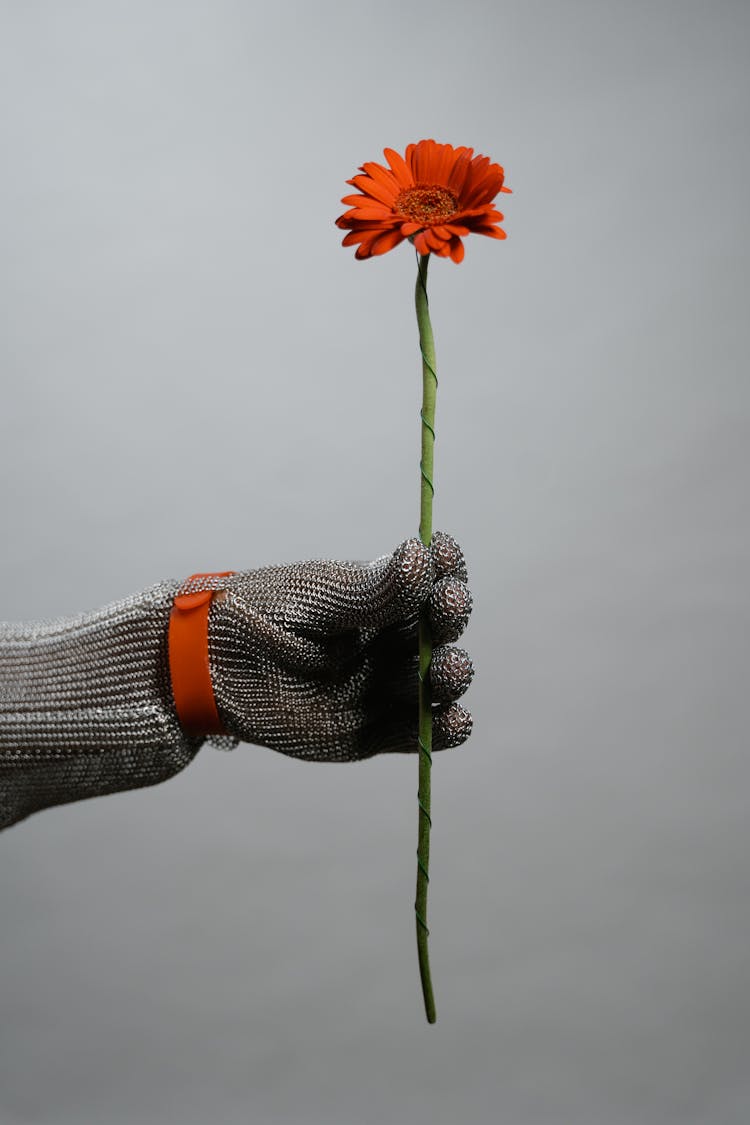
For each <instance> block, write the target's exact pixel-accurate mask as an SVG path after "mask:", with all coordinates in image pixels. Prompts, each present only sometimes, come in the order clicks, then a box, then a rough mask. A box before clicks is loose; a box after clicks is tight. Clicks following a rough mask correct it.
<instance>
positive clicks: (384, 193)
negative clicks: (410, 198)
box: [353, 176, 396, 207]
mask: <svg viewBox="0 0 750 1125" xmlns="http://www.w3.org/2000/svg"><path fill="white" fill-rule="evenodd" d="M353 183H354V185H355V187H358V188H359V190H360V191H361V192H363V193H364V194H365V195H371V196H372V197H373V199H377V201H378V203H384V204H385V205H386V207H390V206H391V205H392V203H393V201H394V199H395V198H396V193H395V192H393V191H392V190H391V188H387V187H385V186H384V185H383V184H381V183H378V182H377V180H372V179H370V177H369V176H355V177H354V180H353Z"/></svg>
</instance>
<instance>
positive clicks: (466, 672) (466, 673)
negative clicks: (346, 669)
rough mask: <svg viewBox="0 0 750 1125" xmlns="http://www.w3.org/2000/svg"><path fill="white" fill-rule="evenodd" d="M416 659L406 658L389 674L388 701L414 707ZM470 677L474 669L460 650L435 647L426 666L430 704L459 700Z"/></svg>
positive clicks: (386, 691)
mask: <svg viewBox="0 0 750 1125" xmlns="http://www.w3.org/2000/svg"><path fill="white" fill-rule="evenodd" d="M418 671H419V658H418V657H416V656H414V655H410V656H408V657H404V658H402V659H401V660H399V661H397V662H396V663H395V664H394V665H393V666H392V669H391V672H390V673H389V680H388V683H387V685H385V688H384V693H387V694H390V696H391V698H394V699H399V700H402V701H403V702H411V704H412V707H416V704H417V693H418V690H419V675H418ZM473 677H474V665H473V664H472V662H471V658H470V656H469V654H468V652H466V650H465V649H463V648H457V647H456V646H455V645H439V646H438V647H437V648H435V649H434V650H433V653H432V663H431V664H430V687H431V690H432V701H433V703H436V704H441V703H453V701H454V700H456V699H460V697H461V696H462V695H463V694H464V692H465V691H466V690H467V688H468V687H469V684H470V683H471V681H472V679H473Z"/></svg>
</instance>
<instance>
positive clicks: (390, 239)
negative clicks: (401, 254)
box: [370, 230, 404, 254]
mask: <svg viewBox="0 0 750 1125" xmlns="http://www.w3.org/2000/svg"><path fill="white" fill-rule="evenodd" d="M403 241H404V236H403V235H402V233H401V231H400V230H388V231H386V232H385V234H381V235H379V236H378V237H377V238H376V239H375V241H374V242H373V244H372V249H371V251H370V253H371V254H385V253H386V252H387V251H388V250H392V249H393V248H394V246H398V244H399V242H403Z"/></svg>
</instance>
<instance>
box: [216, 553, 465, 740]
mask: <svg viewBox="0 0 750 1125" xmlns="http://www.w3.org/2000/svg"><path fill="white" fill-rule="evenodd" d="M222 585H223V586H224V589H223V591H222V593H221V594H219V595H218V596H217V598H216V599H215V601H214V603H213V605H212V607H211V612H210V616H209V656H210V665H211V674H212V680H213V685H214V693H215V696H216V704H217V708H218V711H219V715H220V716H221V719H222V721H223V723H224V726H225V727H226V729H227V731H229V732H230V733H231V734H233V735H234V736H235V737H237V738H239V739H241V740H242V741H244V742H254V743H258V744H259V745H262V746H270V747H272V748H273V749H274V750H280V751H282V752H283V753H284V754H290V755H292V756H293V757H296V758H308V759H310V760H314V761H333V762H341V761H351V760H353V759H356V758H367V757H370V756H371V755H373V754H378V753H381V752H384V751H411V750H415V749H416V733H417V618H418V613H419V608H420V606H421V605H422V603H423V602H427V603H428V606H429V612H430V618H431V622H432V630H433V642H434V644H435V645H436V648H435V652H434V656H433V664H432V688H433V697H434V699H435V700H436V701H437V706H436V707H435V715H434V734H433V742H434V746H435V748H436V749H442V748H445V747H448V746H457V745H459V744H460V743H461V742H463V741H464V740H465V739H466V738H467V737H468V735H469V732H470V730H471V717H470V716H469V714H468V712H466V711H465V710H464V709H463V708H462V707H460V706H459V705H458V704H457V703H455V702H454V700H455V699H456V698H457V697H458V696H460V695H461V694H462V693H463V692H464V691H465V690H466V688H467V687H468V686H469V682H470V680H471V677H472V672H473V670H472V666H471V661H470V660H469V657H468V656H467V654H466V653H465V652H464V651H463V649H458V648H455V647H452V646H450V645H449V644H448V643H447V642H449V641H454V640H456V639H457V638H458V636H459V635H460V634H461V633H462V631H463V629H464V627H465V625H466V622H467V620H468V617H469V613H470V611H471V596H470V594H469V591H468V588H467V586H466V567H465V564H464V560H463V555H462V554H461V550H460V548H459V547H458V544H457V543H456V541H455V540H454V539H452V538H451V537H450V536H449V535H446V534H444V533H442V532H437V533H436V534H435V535H434V536H433V540H432V545H431V548H430V549H429V550H428V549H427V548H426V547H424V546H423V545H422V543H421V542H420V541H419V540H418V539H407V540H406V542H404V543H402V544H401V545H400V546H399V547H398V548H397V549H396V551H394V553H393V554H392V555H386V556H384V557H383V558H380V559H376V560H375V562H372V563H369V564H364V563H356V562H307V563H295V564H293V565H292V566H280V567H265V568H263V569H261V570H255V571H249V572H246V573H244V574H237V575H234V576H233V577H231V578H228V579H224V580H223V583H222Z"/></svg>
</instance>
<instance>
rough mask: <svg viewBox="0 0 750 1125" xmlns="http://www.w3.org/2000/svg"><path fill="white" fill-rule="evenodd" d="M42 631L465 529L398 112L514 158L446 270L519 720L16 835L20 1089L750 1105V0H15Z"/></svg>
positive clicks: (149, 1113) (22, 457) (0, 960)
mask: <svg viewBox="0 0 750 1125" xmlns="http://www.w3.org/2000/svg"><path fill="white" fill-rule="evenodd" d="M0 13H1V15H2V24H1V27H0V40H1V43H2V45H1V46H0V76H1V77H0V82H1V83H2V89H1V90H0V144H1V147H2V154H3V156H2V164H3V168H2V176H1V177H0V242H1V246H0V251H1V255H2V270H1V271H0V321H1V326H0V328H1V330H0V355H1V356H2V376H1V377H2V410H1V412H0V461H1V463H2V497H1V498H0V502H1V507H0V511H1V512H2V526H3V528H4V529H5V530H4V534H3V549H2V554H1V557H0V617H3V618H11V619H24V618H31V619H33V618H39V617H43V616H56V615H59V614H65V613H69V612H70V613H72V612H75V611H78V610H81V609H89V608H95V607H96V606H98V605H101V604H104V603H106V602H108V601H110V600H113V599H115V598H118V597H120V596H123V595H126V594H128V593H129V592H132V591H134V590H137V589H140V588H142V587H144V586H146V585H148V584H150V583H151V582H153V581H155V580H157V579H159V578H164V577H181V576H184V575H186V574H188V573H190V572H192V571H194V570H199V569H205V568H216V569H223V568H226V567H234V568H242V567H246V566H253V565H259V564H263V563H268V562H285V561H292V560H294V559H298V558H314V557H325V556H327V557H343V558H352V557H354V558H372V557H374V556H376V555H379V554H382V553H384V552H386V551H389V550H391V549H392V548H393V547H394V546H395V545H396V543H397V542H399V541H400V540H401V539H402V538H404V537H405V536H406V535H409V534H411V533H413V531H414V530H415V525H416V518H417V505H418V474H417V468H416V462H417V446H418V440H419V426H418V417H417V415H418V399H419V375H418V356H417V352H416V337H415V327H414V324H413V312H412V307H411V294H412V286H413V273H414V263H413V256H412V254H411V252H410V251H409V249H408V248H407V247H401V248H399V250H397V251H395V252H393V253H391V254H389V255H387V256H386V257H384V258H381V259H378V260H375V261H371V262H367V263H357V262H355V261H354V257H353V253H352V252H351V251H344V250H342V249H341V248H340V245H339V240H340V232H338V231H336V230H335V229H334V227H333V225H332V224H333V219H334V218H335V217H336V215H338V214H339V213H340V211H341V210H342V209H343V208H342V207H341V206H340V204H339V198H340V196H341V195H342V194H343V193H344V190H345V185H344V181H345V180H346V179H347V178H348V177H349V176H351V175H352V174H353V173H354V171H355V169H356V166H357V165H358V164H360V163H361V162H362V161H363V160H366V159H376V160H377V159H379V158H380V157H381V153H382V148H383V146H384V145H391V146H394V147H396V148H401V149H403V147H404V146H405V145H406V144H407V143H408V142H409V141H411V140H417V139H419V138H420V137H425V136H434V137H435V138H437V139H438V140H444V141H451V142H452V143H454V144H471V145H474V146H475V147H476V149H477V150H478V151H481V152H485V153H488V154H489V155H491V156H492V157H493V159H495V160H498V161H499V162H501V163H503V164H504V165H505V167H506V170H507V175H508V182H509V183H510V185H511V186H512V187H513V188H514V191H515V194H514V195H513V196H507V197H505V198H504V210H505V211H506V214H507V222H506V224H505V225H506V228H507V230H508V232H509V238H508V240H507V242H505V243H496V242H492V241H490V240H489V239H481V238H477V237H472V238H470V239H468V240H467V255H466V261H465V262H464V264H463V265H461V266H460V267H456V266H454V265H453V264H452V263H450V262H436V263H434V265H433V267H432V271H431V297H432V307H433V312H434V320H435V325H436V333H437V343H438V363H439V371H440V375H441V389H440V398H439V402H438V446H437V462H436V464H437V487H438V491H437V499H436V524H437V526H440V527H444V528H446V529H448V530H450V531H451V532H453V533H454V534H456V535H457V536H458V537H459V538H460V540H461V542H462V543H463V545H464V547H465V550H466V553H467V555H468V558H469V561H470V570H471V578H472V587H473V591H474V594H475V599H476V609H475V614H474V618H473V620H472V623H471V626H470V629H469V631H468V633H467V640H466V643H467V647H469V648H470V650H471V652H472V655H473V656H474V659H475V663H476V666H477V676H476V680H475V684H474V686H473V687H472V690H471V693H470V695H469V696H468V697H467V702H469V705H470V707H471V709H472V710H473V712H474V715H475V733H474V735H473V737H472V739H471V741H470V743H469V744H468V745H467V746H466V748H465V749H463V750H461V751H456V752H455V753H453V754H450V755H443V756H442V757H441V758H440V759H439V762H438V765H437V767H436V770H435V776H434V796H433V801H434V810H435V829H434V835H433V881H432V889H431V919H430V920H431V925H432V930H433V939H432V956H433V969H434V974H435V986H436V993H437V1002H438V1023H437V1025H436V1026H435V1027H434V1028H428V1027H427V1025H426V1024H425V1023H424V1020H423V1015H422V1009H421V999H420V994H419V988H418V979H417V968H416V955H415V951H414V936H413V914H412V899H413V881H414V869H415V862H414V847H415V842H416V812H417V808H416V763H415V762H414V761H412V760H407V759H397V760H377V761H373V762H369V763H366V764H362V765H358V766H342V767H339V766H337V767H335V768H334V767H325V766H311V765H309V764H304V763H297V762H294V761H289V760H286V759H284V758H283V757H281V756H278V755H275V754H273V753H271V752H270V751H266V750H261V749H254V748H250V747H245V746H243V747H240V748H238V749H237V750H236V751H235V752H233V753H232V754H222V753H220V752H218V751H215V750H212V749H210V748H206V749H204V750H203V751H202V752H201V753H200V754H199V756H198V759H197V760H196V761H195V763H194V764H193V765H192V766H191V767H190V768H189V769H187V770H186V771H185V772H184V773H182V774H181V775H180V776H179V777H177V778H175V779H174V780H172V781H170V782H169V783H167V784H166V785H163V786H161V787H157V788H155V789H152V790H146V791H141V792H136V793H131V794H124V795H121V796H115V797H109V798H105V799H102V800H99V801H93V802H90V803H84V804H81V805H78V806H69V807H67V808H63V809H59V810H51V811H48V812H44V813H42V814H39V815H37V816H35V817H33V818H32V819H31V820H29V821H27V822H26V823H24V824H22V825H19V826H18V827H16V828H13V829H11V830H10V831H9V832H7V833H6V834H4V835H3V836H2V838H1V839H0V849H1V850H2V860H1V862H0V902H1V903H2V920H1V923H0V967H1V969H2V974H1V977H0V1010H1V1012H2V1015H1V1017H0V1123H1V1125H20V1123H24V1125H26V1123H31V1122H33V1123H39V1125H41V1123H44V1125H207V1123H209V1122H210V1123H214V1122H216V1123H222V1125H234V1123H240V1122H242V1123H246V1122H251V1123H256V1122H257V1123H260V1125H317V1123H320V1125H401V1123H403V1122H410V1123H411V1125H422V1123H425V1125H426V1123H430V1125H456V1123H468V1125H485V1123H495V1122H500V1123H501V1125H527V1123H528V1125H610V1123H611V1125H661V1123H670V1125H672V1123H675V1125H676V1123H679V1125H685V1123H693V1122H700V1123H706V1125H709V1123H710V1125H730V1123H731V1125H734V1123H740V1122H741V1123H743V1125H745V1123H746V1122H747V1121H748V1119H749V1118H750V1057H749V1047H748V1044H749V1042H750V1039H749V1037H750V953H749V950H750V940H749V939H750V885H749V884H750V863H749V862H748V844H750V826H749V825H748V789H749V788H750V761H749V760H748V750H747V729H748V699H749V698H750V692H749V691H748V676H747V673H748V657H749V656H750V640H749V633H748V615H749V611H750V601H749V599H748V562H749V561H750V560H749V558H748V555H749V553H750V537H749V535H748V518H747V517H748V511H747V481H748V469H749V468H750V466H749V464H748V462H749V461H750V454H749V452H748V449H749V445H748V439H749V438H750V411H749V410H748V407H749V405H750V402H749V399H750V396H749V394H748V385H747V372H746V356H747V345H748V335H749V332H748V314H747V261H748V259H747V249H748V243H747V233H748V222H747V183H748V172H749V171H750V168H749V167H748V164H749V162H748V150H747V119H748V71H747V60H748V31H750V19H749V18H748V17H749V15H750V10H749V9H748V6H747V4H746V3H741V2H737V3H732V2H729V0H725V2H720V3H716V2H714V3H712V4H708V3H703V4H700V3H694V2H689V0H685V2H676V0H675V2H671V3H669V2H656V3H645V2H643V3H641V2H635V3H633V2H631V3H615V2H613V0H610V2H602V0H598V2H594V0H591V2H578V0H576V2H561V3H553V2H551V0H547V2H538V0H531V2H529V0H526V2H524V3H521V2H520V0H511V2H510V3H507V4H494V3H489V2H487V3H483V2H480V0H473V2H468V3H466V2H465V3H463V4H462V5H461V6H460V7H458V6H455V7H454V8H453V9H447V8H446V9H440V8H439V7H438V6H437V5H435V4H434V3H427V2H422V0H419V2H406V3H394V2H391V0H386V2H381V3H380V4H377V5H375V4H372V3H368V4H362V3H356V2H354V0H350V3H348V4H343V3H331V2H324V3H316V4H305V3H303V2H302V0H297V2H291V3H290V2H285V3H279V4H276V5H275V6H273V7H271V6H269V5H264V6H260V5H258V4H253V3H240V2H239V0H237V2H231V0H218V2H216V0H211V2H210V3H209V2H208V0H204V2H201V3H194V2H193V3H191V2H187V3H186V2H180V3H177V2H175V3H165V2H156V3H154V2H146V0H128V2H127V3H126V2H122V3H119V2H109V0H106V2H99V3H95V2H93V0H91V2H89V3H76V2H66V3H54V2H35V0H24V2H20V0H19V2H18V3H12V2H6V3H4V4H2V6H1V7H0Z"/></svg>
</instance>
